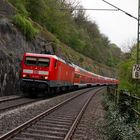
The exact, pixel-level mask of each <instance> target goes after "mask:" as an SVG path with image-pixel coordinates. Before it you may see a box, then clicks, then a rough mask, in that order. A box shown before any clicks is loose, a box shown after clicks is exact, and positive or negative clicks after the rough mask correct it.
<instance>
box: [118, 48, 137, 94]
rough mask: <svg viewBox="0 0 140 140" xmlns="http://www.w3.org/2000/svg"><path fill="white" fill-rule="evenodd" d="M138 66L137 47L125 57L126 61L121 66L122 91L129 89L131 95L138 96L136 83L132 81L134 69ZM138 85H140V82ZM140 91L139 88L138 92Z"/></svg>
mask: <svg viewBox="0 0 140 140" xmlns="http://www.w3.org/2000/svg"><path fill="white" fill-rule="evenodd" d="M134 64H136V45H134V46H133V47H132V49H131V51H130V52H129V53H126V54H125V56H124V61H123V62H122V63H121V64H120V65H119V77H120V81H121V83H120V89H128V90H129V91H130V92H131V93H134V94H136V81H135V80H134V79H132V67H133V65H134ZM137 82H139V83H138V84H140V81H137ZM137 93H140V89H139V88H138V92H137Z"/></svg>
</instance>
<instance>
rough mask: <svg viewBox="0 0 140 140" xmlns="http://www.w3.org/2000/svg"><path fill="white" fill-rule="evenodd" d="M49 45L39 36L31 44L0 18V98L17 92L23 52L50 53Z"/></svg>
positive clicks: (4, 19)
mask: <svg viewBox="0 0 140 140" xmlns="http://www.w3.org/2000/svg"><path fill="white" fill-rule="evenodd" d="M50 44H51V43H50V42H49V41H47V40H46V39H43V38H42V37H40V36H39V35H38V36H37V37H36V39H34V40H33V41H32V42H28V41H26V38H25V37H24V36H23V35H22V33H21V32H20V31H19V30H18V29H17V28H16V27H15V25H13V24H12V22H11V21H10V20H9V19H8V18H7V17H6V16H2V17H0V96H4V95H11V94H17V93H18V92H19V86H18V85H19V69H20V62H21V60H22V56H23V54H24V53H25V52H36V53H43V52H45V51H47V49H48V50H49V51H51V53H53V52H52V48H51V45H50Z"/></svg>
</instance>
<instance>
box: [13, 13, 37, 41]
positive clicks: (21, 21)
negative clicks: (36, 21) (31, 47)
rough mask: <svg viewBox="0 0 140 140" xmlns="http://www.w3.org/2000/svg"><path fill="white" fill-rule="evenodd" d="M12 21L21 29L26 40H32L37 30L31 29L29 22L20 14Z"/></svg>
mask: <svg viewBox="0 0 140 140" xmlns="http://www.w3.org/2000/svg"><path fill="white" fill-rule="evenodd" d="M13 20H14V23H15V24H16V25H17V26H18V27H19V28H20V29H21V31H22V32H23V34H24V35H25V37H26V39H27V40H32V39H33V38H34V37H35V36H36V34H37V33H38V32H39V30H38V29H36V28H35V27H33V25H32V23H31V21H30V20H28V19H27V18H25V17H24V16H21V15H20V14H18V15H16V16H14V18H13Z"/></svg>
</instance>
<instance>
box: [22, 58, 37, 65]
mask: <svg viewBox="0 0 140 140" xmlns="http://www.w3.org/2000/svg"><path fill="white" fill-rule="evenodd" d="M25 64H27V65H36V64H37V58H35V57H26V59H25Z"/></svg>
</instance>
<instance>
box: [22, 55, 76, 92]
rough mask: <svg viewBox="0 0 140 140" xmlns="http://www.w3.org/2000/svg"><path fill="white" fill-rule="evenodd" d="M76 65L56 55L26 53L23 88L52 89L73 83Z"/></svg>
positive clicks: (23, 65)
mask: <svg viewBox="0 0 140 140" xmlns="http://www.w3.org/2000/svg"><path fill="white" fill-rule="evenodd" d="M73 79H74V67H73V66H72V65H71V64H68V63H66V62H65V61H64V60H62V59H60V58H59V57H57V56H55V55H47V54H33V53H25V54H24V56H23V60H22V71H21V82H20V86H21V90H22V91H28V90H45V91H47V90H50V89H52V88H53V89H55V88H65V87H70V86H72V85H73Z"/></svg>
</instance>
